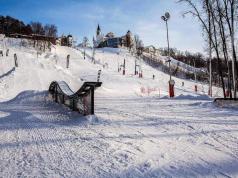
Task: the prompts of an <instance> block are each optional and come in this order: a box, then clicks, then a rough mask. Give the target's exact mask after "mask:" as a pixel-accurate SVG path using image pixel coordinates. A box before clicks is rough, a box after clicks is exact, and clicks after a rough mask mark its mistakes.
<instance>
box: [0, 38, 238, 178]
mask: <svg viewBox="0 0 238 178" xmlns="http://www.w3.org/2000/svg"><path fill="white" fill-rule="evenodd" d="M13 42H14V41H13ZM5 44H6V45H5V47H4V46H3V49H4V50H6V47H7V48H9V49H10V55H9V56H8V57H6V56H4V57H1V56H0V101H1V103H0V170H1V171H0V177H103V178H104V177H143V178H144V177H237V176H238V171H237V170H238V169H237V167H238V161H237V157H238V150H237V143H238V131H237V130H238V125H237V122H238V111H237V110H232V109H226V108H217V107H216V106H214V105H213V103H212V100H211V99H210V98H209V97H208V96H207V95H206V93H207V86H206V85H204V84H201V83H198V84H197V85H198V90H199V91H198V93H195V92H194V85H195V83H194V81H189V80H182V79H179V78H174V80H175V82H176V85H175V95H176V98H174V99H169V98H168V97H167V96H168V80H169V76H168V75H167V74H164V73H163V72H161V71H158V70H155V69H153V68H151V67H150V66H148V65H146V64H144V63H143V62H142V61H140V62H138V63H140V64H141V67H142V70H143V78H139V77H138V76H135V75H134V65H135V58H134V57H133V56H131V55H130V54H129V53H128V52H127V51H126V50H118V49H109V48H105V49H100V50H96V54H95V58H96V64H93V63H92V62H91V58H89V56H91V55H92V50H91V49H86V54H87V57H86V59H85V60H84V59H83V55H82V51H83V49H79V50H76V49H72V48H68V47H60V46H55V48H53V49H52V52H47V53H43V54H42V55H40V56H38V58H37V53H36V51H35V50H34V49H33V48H25V47H19V46H18V45H17V43H11V44H10V43H8V42H7V41H5ZM14 53H16V54H17V56H18V63H19V67H18V68H13V67H14V62H13V54H14ZM67 55H70V66H69V69H66V56H67ZM124 59H125V60H126V75H125V76H123V75H122V71H121V72H118V65H121V64H122V63H123V60H124ZM103 66H104V67H103ZM98 70H102V76H101V81H102V82H103V85H102V87H101V88H99V89H98V90H97V91H96V93H95V96H96V99H95V108H96V109H95V114H96V115H95V116H88V117H82V116H80V115H79V114H78V113H75V112H72V111H70V110H69V109H67V108H65V107H64V106H61V105H58V104H56V103H53V102H52V101H50V100H49V98H48V94H47V91H46V90H48V87H49V84H50V82H52V81H53V80H60V81H62V80H64V81H66V82H67V83H68V84H69V86H70V87H71V88H72V90H74V91H76V90H77V89H78V88H79V87H80V86H81V85H82V83H83V82H84V81H96V79H97V73H98ZM153 74H154V75H155V80H153V78H152V75H153ZM182 82H184V86H182Z"/></svg>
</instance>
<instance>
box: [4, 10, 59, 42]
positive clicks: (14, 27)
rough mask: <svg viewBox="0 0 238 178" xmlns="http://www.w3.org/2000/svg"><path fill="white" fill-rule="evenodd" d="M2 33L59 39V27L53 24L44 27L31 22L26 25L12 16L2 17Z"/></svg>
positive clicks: (38, 23)
mask: <svg viewBox="0 0 238 178" xmlns="http://www.w3.org/2000/svg"><path fill="white" fill-rule="evenodd" d="M0 33H2V34H5V35H6V36H9V35H11V34H21V35H31V34H36V35H43V36H48V37H54V38H56V37H57V27H56V26H55V25H53V24H46V25H43V24H42V23H40V22H31V23H30V24H25V23H24V22H22V21H20V20H18V19H15V18H13V17H10V16H6V17H4V16H1V15H0Z"/></svg>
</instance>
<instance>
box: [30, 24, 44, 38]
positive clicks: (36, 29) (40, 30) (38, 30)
mask: <svg viewBox="0 0 238 178" xmlns="http://www.w3.org/2000/svg"><path fill="white" fill-rule="evenodd" d="M30 25H31V28H32V32H33V33H34V34H37V35H44V34H45V31H44V27H43V25H42V24H41V23H40V22H31V24H30Z"/></svg>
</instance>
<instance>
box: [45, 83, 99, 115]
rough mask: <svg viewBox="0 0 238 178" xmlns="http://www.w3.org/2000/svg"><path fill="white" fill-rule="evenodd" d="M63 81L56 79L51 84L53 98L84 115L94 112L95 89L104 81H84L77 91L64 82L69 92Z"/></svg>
mask: <svg viewBox="0 0 238 178" xmlns="http://www.w3.org/2000/svg"><path fill="white" fill-rule="evenodd" d="M60 83H62V82H57V81H54V82H52V83H51V84H50V87H49V93H50V95H51V96H52V99H53V100H54V101H55V102H57V103H61V104H64V105H66V106H67V107H69V108H70V109H72V110H73V111H78V112H79V113H81V114H83V115H93V114H94V90H95V89H96V88H98V87H100V86H101V85H102V82H84V83H83V85H82V86H81V88H80V89H79V90H78V91H77V92H75V93H74V92H73V91H72V90H71V89H70V87H69V86H68V84H67V83H65V82H63V84H64V88H65V87H66V89H67V91H68V93H66V91H65V90H64V89H62V88H61V84H60Z"/></svg>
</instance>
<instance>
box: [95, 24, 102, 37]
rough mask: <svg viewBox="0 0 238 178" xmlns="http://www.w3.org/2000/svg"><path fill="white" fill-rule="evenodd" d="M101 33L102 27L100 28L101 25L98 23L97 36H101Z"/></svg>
mask: <svg viewBox="0 0 238 178" xmlns="http://www.w3.org/2000/svg"><path fill="white" fill-rule="evenodd" d="M100 34H101V28H100V25H99V24H98V28H97V31H96V36H99V35H100Z"/></svg>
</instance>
